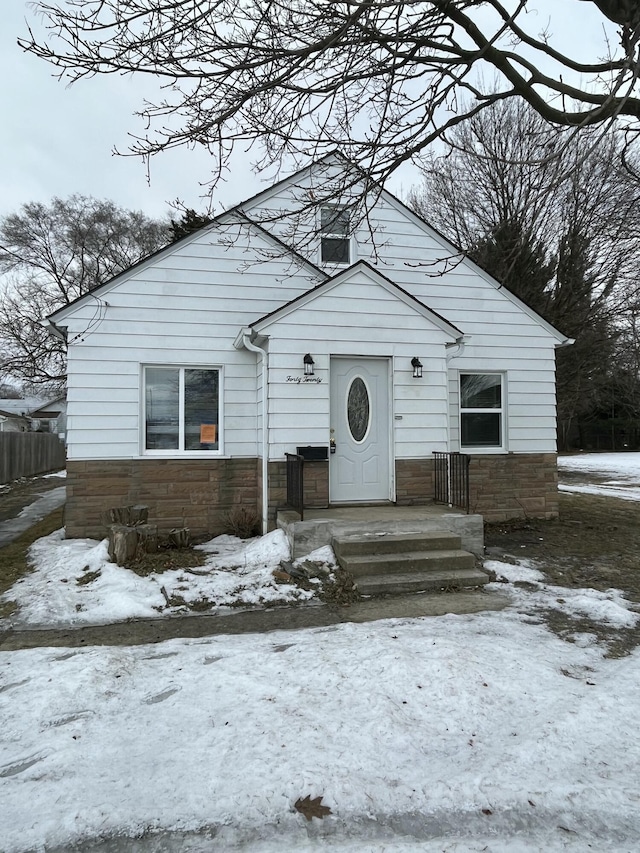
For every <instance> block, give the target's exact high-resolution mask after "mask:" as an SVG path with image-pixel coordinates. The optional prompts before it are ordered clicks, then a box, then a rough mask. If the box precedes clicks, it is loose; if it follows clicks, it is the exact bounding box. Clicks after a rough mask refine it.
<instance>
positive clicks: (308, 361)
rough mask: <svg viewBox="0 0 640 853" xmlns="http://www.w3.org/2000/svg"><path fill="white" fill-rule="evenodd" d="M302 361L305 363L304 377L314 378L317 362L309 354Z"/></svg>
mask: <svg viewBox="0 0 640 853" xmlns="http://www.w3.org/2000/svg"><path fill="white" fill-rule="evenodd" d="M302 360H303V362H304V375H305V376H313V365H314V364H315V362H314V360H313V359H312V358H311V355H310V353H307V354H306V355H305V357H304V358H303V359H302Z"/></svg>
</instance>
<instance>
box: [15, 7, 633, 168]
mask: <svg viewBox="0 0 640 853" xmlns="http://www.w3.org/2000/svg"><path fill="white" fill-rule="evenodd" d="M573 2H574V3H575V6H576V11H577V10H578V9H579V7H578V5H577V4H578V2H582V3H585V2H590V3H591V7H592V8H594V9H596V10H598V12H597V14H599V15H601V16H602V21H603V25H604V28H603V29H604V32H603V36H602V51H601V53H602V56H594V59H593V62H585V61H583V60H581V59H578V58H576V57H575V56H573V55H572V54H571V52H570V51H569V52H567V51H566V50H563V49H561V47H560V46H558V45H557V44H552V37H551V36H550V35H549V34H548V33H543V34H540V33H537V32H536V31H535V30H532V28H531V17H532V16H530V15H529V13H530V12H532V11H534V10H535V9H536V2H535V0H505V2H501V1H500V0H484V2H477V0H419V2H399V0H380V2H375V3H374V2H371V0H366V1H365V0H338V2H329V0H267V2H265V0H88V2H87V0H61V2H60V3H48V2H40V3H38V4H37V5H36V9H37V10H38V11H39V12H40V14H41V16H42V18H43V20H44V24H45V27H46V30H47V31H48V37H41V36H40V35H39V34H35V32H34V31H33V30H30V31H29V35H28V37H26V38H23V39H20V40H19V43H20V45H21V46H22V47H23V48H24V49H25V50H27V51H30V52H31V53H33V54H35V55H36V56H39V57H41V58H43V59H45V60H47V61H48V62H50V63H52V64H53V65H54V66H55V67H56V68H57V69H58V71H59V75H60V77H62V78H65V79H67V80H70V81H74V80H78V79H80V78H83V77H91V76H93V75H95V74H109V73H125V74H128V73H131V74H142V75H150V76H152V77H153V78H154V79H155V80H161V81H163V89H162V92H163V94H162V96H161V97H160V99H158V100H157V101H154V102H148V103H145V104H144V106H143V107H142V108H141V110H140V113H139V114H140V115H141V116H143V117H144V118H145V119H146V121H147V124H148V128H149V132H148V134H147V135H145V136H142V137H139V138H136V139H135V141H134V143H133V145H132V149H131V152H130V153H133V154H137V155H141V156H143V157H149V156H151V155H153V154H156V153H158V152H161V151H163V150H166V149H169V148H173V147H176V146H182V145H193V144H198V145H202V146H204V147H205V148H206V149H207V150H208V151H209V152H210V153H211V154H212V156H213V158H214V163H213V177H212V183H213V182H215V180H218V179H219V178H220V176H221V174H222V173H223V172H224V170H225V168H227V166H228V163H229V157H230V154H231V152H232V150H233V147H234V145H235V144H238V143H241V144H242V145H243V146H246V145H247V144H248V145H253V146H257V147H256V148H255V150H256V151H259V153H258V155H257V161H256V164H255V166H256V168H257V169H260V168H264V167H266V166H271V167H273V166H275V167H280V166H281V165H282V162H283V158H285V157H288V158H293V161H294V162H295V163H300V162H304V161H308V159H310V158H312V157H315V158H318V157H319V156H322V155H324V154H326V153H327V152H328V151H329V150H334V149H335V148H336V147H339V148H340V149H341V150H342V151H343V153H344V154H345V155H346V156H347V157H349V158H350V159H351V160H352V161H353V162H354V163H356V164H357V165H359V166H361V167H362V168H363V169H364V170H365V171H366V172H367V174H369V175H371V177H372V178H373V179H375V180H377V181H379V182H381V183H384V182H385V180H386V179H387V178H388V177H389V175H390V174H391V173H392V172H394V171H395V170H396V169H397V168H398V167H399V166H400V165H401V164H402V163H404V162H405V161H407V160H415V159H417V158H419V157H420V155H421V154H422V153H423V152H424V151H425V150H426V149H427V147H428V146H429V145H430V144H431V143H432V142H434V141H435V140H438V139H440V138H442V136H443V135H444V134H446V133H447V131H449V130H450V129H451V128H452V127H455V126H457V125H459V124H460V123H463V122H464V121H465V120H466V119H467V118H470V117H472V116H473V115H476V114H477V113H478V112H479V111H481V110H483V109H486V108H488V107H489V106H491V105H492V104H494V103H496V102H498V101H502V100H509V99H514V98H518V99H523V100H524V101H526V102H527V103H528V104H529V105H530V106H531V107H532V108H533V109H534V110H535V111H536V112H537V113H538V114H539V115H540V116H541V117H542V118H543V119H544V120H545V121H546V122H547V123H549V124H550V125H552V126H554V127H556V128H558V127H568V128H575V127H585V126H591V125H598V124H602V123H606V122H608V121H611V120H617V121H623V122H624V124H625V127H626V128H627V129H628V130H629V132H630V133H632V134H634V135H635V133H636V132H637V130H638V127H639V126H638V125H637V121H638V119H640V93H639V89H638V71H639V67H640V65H639V63H640V52H639V51H640V47H639V45H640V16H639V15H638V11H637V7H638V4H637V3H636V2H631V0H600V2H597V1H596V2H592V0H573ZM551 23H553V13H551ZM34 26H35V25H34ZM606 28H608V30H607V29H606ZM616 28H617V32H618V37H619V41H618V44H617V46H616V47H615V48H614V49H612V48H611V41H609V40H608V39H609V36H610V35H613V34H614V32H615V29H616ZM603 57H604V58H603ZM487 72H489V73H488V75H487ZM484 77H488V78H489V79H492V83H491V85H489V86H486V85H484V84H483V82H482V81H483V78H484ZM494 79H496V80H498V87H497V88H496V86H495V84H494V82H493V80H494ZM469 97H472V98H473V101H470V100H469ZM463 101H466V102H467V103H469V106H468V107H466V108H463V107H462V103H463Z"/></svg>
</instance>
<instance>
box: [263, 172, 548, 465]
mask: <svg viewBox="0 0 640 853" xmlns="http://www.w3.org/2000/svg"><path fill="white" fill-rule="evenodd" d="M325 180H326V176H325ZM303 184H304V181H303V179H302V178H300V177H298V179H297V181H296V183H295V189H294V190H292V189H291V188H288V187H287V186H283V187H281V188H279V191H278V193H277V195H276V196H275V197H273V198H261V199H258V200H257V202H256V208H255V209H254V210H253V211H252V215H254V216H255V217H256V218H260V215H261V209H263V210H264V211H272V210H273V209H276V208H277V209H279V210H284V209H286V207H287V205H291V204H292V202H291V198H290V193H291V192H295V193H296V194H297V195H298V196H299V197H300V198H302V194H303ZM296 225H297V228H296V229H294V230H293V232H292V231H291V229H290V230H289V231H287V229H286V228H285V226H284V225H282V224H281V223H275V224H274V225H269V224H266V225H265V227H267V228H273V229H274V231H278V232H279V233H281V234H282V235H285V234H286V239H290V240H291V239H295V238H297V239H298V248H299V249H300V251H301V252H302V253H305V254H306V255H307V256H308V257H309V258H310V259H312V260H313V259H314V258H315V257H316V255H317V251H318V249H317V243H314V240H313V237H311V236H309V222H308V221H305V220H304V218H302V219H301V220H300V221H299V222H297V223H296ZM305 229H306V230H305ZM371 233H373V235H374V239H375V241H376V244H377V250H376V249H374V248H373V246H372V242H371ZM354 244H355V251H356V252H357V257H358V258H359V259H362V260H366V261H368V262H369V263H370V264H372V265H373V266H374V267H377V268H378V269H379V270H380V272H381V273H383V274H384V275H386V276H388V277H389V278H390V279H391V280H392V281H394V282H395V283H397V284H398V285H399V286H400V287H402V288H403V289H405V290H406V291H408V292H409V293H411V294H412V295H413V296H415V297H416V298H417V299H419V300H420V301H421V302H423V303H424V304H425V305H426V306H428V307H429V308H431V309H432V310H434V311H436V312H437V313H439V314H441V315H442V316H443V317H444V318H445V319H446V320H448V321H449V322H450V323H453V324H454V325H455V326H457V327H458V328H459V329H461V330H462V332H463V333H464V335H465V336H466V337H468V340H469V342H468V344H467V345H466V347H465V348H464V350H463V352H462V353H461V354H460V355H459V356H457V357H453V358H451V361H450V362H449V395H448V399H449V434H450V449H452V450H456V449H458V450H459V449H460V436H459V400H458V396H459V389H458V387H457V385H458V375H459V373H461V372H465V371H466V372H473V371H478V372H481V373H491V372H504V373H508V376H509V397H508V411H507V412H506V422H505V436H504V445H505V446H506V447H508V448H509V451H510V452H514V453H538V452H545V453H549V452H555V449H556V420H555V419H556V407H555V345H556V344H557V343H558V341H557V338H555V337H554V336H553V335H552V333H551V332H550V331H549V330H548V329H547V328H545V327H544V326H543V325H541V323H540V322H539V321H538V320H537V319H536V318H535V317H533V316H531V315H530V314H529V313H527V310H526V309H525V308H523V307H521V305H519V304H517V302H514V301H513V300H512V299H511V298H509V296H508V295H507V294H506V292H505V291H504V290H503V289H501V288H498V287H496V285H495V283H494V282H493V280H492V279H490V277H489V276H488V275H486V274H485V273H483V272H482V271H481V270H479V269H478V268H477V267H476V266H475V265H474V264H472V263H471V262H470V261H468V260H466V259H465V258H464V257H463V256H462V255H460V254H455V251H454V250H452V248H451V247H450V246H449V245H448V244H447V243H446V241H444V240H443V239H442V238H441V237H440V236H439V235H438V234H437V233H436V232H434V231H433V230H432V229H430V228H428V226H426V225H424V224H422V223H421V222H419V221H418V220H417V218H416V217H414V216H413V215H412V214H411V213H408V212H407V211H406V210H405V209H404V208H403V207H402V205H400V204H398V203H397V202H395V201H394V200H393V199H389V197H388V196H385V195H383V196H381V197H380V198H379V199H378V201H377V202H376V203H375V204H373V205H372V206H371V208H370V209H369V210H368V212H367V222H366V225H365V226H363V227H360V228H358V229H356V231H355V235H354ZM336 322H337V323H338V324H339V325H338V328H337V329H336V333H337V335H338V337H340V335H341V334H343V332H342V329H343V323H342V321H341V319H337V320H336ZM413 355H417V356H418V357H420V360H421V361H422V363H423V364H424V365H425V374H426V373H427V368H428V366H427V364H426V362H425V360H424V359H423V358H422V357H421V354H420V351H419V350H417V351H416V352H415V353H413ZM396 426H398V425H397V424H396ZM416 455H419V454H417V453H416Z"/></svg>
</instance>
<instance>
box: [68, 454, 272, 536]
mask: <svg viewBox="0 0 640 853" xmlns="http://www.w3.org/2000/svg"><path fill="white" fill-rule="evenodd" d="M258 466H259V460H257V459H212V460H209V459H122V460H121V459H113V460H111V459H105V460H100V461H97V460H96V461H86V462H75V461H69V462H67V504H66V507H65V516H64V520H65V529H66V534H67V536H68V537H70V538H75V537H82V538H84V537H92V538H98V539H100V538H102V537H103V536H104V535H105V526H104V523H103V521H102V513H103V512H104V511H105V510H108V509H110V508H111V507H116V506H127V505H129V504H146V505H147V506H148V507H149V521H150V522H152V523H154V524H157V525H158V533H159V534H160V535H161V536H162V535H166V534H167V533H168V532H169V530H171V528H173V527H188V528H190V530H191V534H192V535H193V536H203V535H205V534H208V535H211V536H217V535H218V534H220V533H222V532H224V531H225V520H224V517H225V514H226V513H227V512H229V510H231V509H233V508H234V507H246V508H247V509H249V510H251V511H253V512H256V513H257V512H258V510H259V507H258V498H257V496H258V494H259V491H258Z"/></svg>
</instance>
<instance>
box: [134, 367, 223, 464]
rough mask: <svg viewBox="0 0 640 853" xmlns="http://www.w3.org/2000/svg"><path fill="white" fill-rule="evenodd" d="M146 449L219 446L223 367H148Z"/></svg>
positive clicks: (145, 380)
mask: <svg viewBox="0 0 640 853" xmlns="http://www.w3.org/2000/svg"><path fill="white" fill-rule="evenodd" d="M144 401H145V405H144V424H145V429H144V449H145V450H146V451H151V452H153V451H165V452H166V451H176V452H185V451H209V452H211V451H215V452H218V451H219V450H220V418H219V415H220V371H219V370H215V369H211V368H197V367H196V368H194V367H145V369H144Z"/></svg>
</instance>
